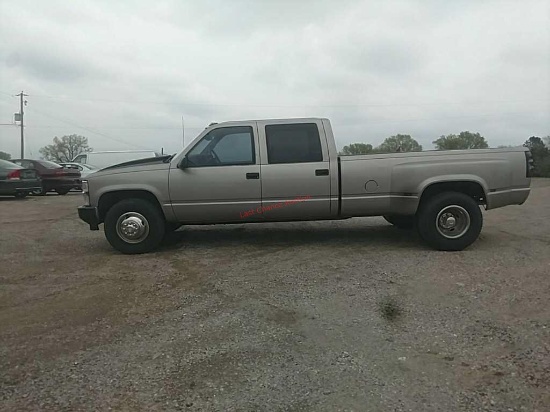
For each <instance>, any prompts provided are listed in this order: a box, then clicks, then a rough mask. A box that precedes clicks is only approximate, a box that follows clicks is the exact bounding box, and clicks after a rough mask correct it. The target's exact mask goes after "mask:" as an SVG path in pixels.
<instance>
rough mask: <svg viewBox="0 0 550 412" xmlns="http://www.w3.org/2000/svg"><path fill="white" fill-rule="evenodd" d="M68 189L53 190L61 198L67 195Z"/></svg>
mask: <svg viewBox="0 0 550 412" xmlns="http://www.w3.org/2000/svg"><path fill="white" fill-rule="evenodd" d="M69 190H70V189H55V191H56V193H57V194H58V195H61V196H65V195H66V194H67V193H69Z"/></svg>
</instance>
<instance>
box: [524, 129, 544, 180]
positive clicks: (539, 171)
mask: <svg viewBox="0 0 550 412" xmlns="http://www.w3.org/2000/svg"><path fill="white" fill-rule="evenodd" d="M523 145H524V146H525V147H527V148H528V149H529V150H530V151H531V154H532V155H533V166H535V170H533V176H546V177H550V149H548V147H546V145H545V144H544V141H543V140H542V139H541V138H540V137H538V136H531V137H530V138H529V139H527V141H526V142H525V143H524V144H523Z"/></svg>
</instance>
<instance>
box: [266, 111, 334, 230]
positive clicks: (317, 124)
mask: <svg viewBox="0 0 550 412" xmlns="http://www.w3.org/2000/svg"><path fill="white" fill-rule="evenodd" d="M258 131H259V134H260V154H261V159H262V165H261V166H262V187H261V190H262V208H261V211H262V214H263V218H264V220H315V219H323V218H327V217H329V216H330V184H331V179H330V175H331V173H337V170H331V166H330V162H329V153H328V146H327V142H326V137H325V132H324V129H323V126H322V123H321V120H311V121H310V122H308V123H304V122H303V121H302V122H300V121H295V122H292V121H274V122H272V121H265V122H258Z"/></svg>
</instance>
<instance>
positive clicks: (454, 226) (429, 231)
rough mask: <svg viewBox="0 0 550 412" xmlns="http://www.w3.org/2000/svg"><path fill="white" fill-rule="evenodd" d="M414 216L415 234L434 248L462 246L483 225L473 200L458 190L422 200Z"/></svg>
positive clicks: (451, 248)
mask: <svg viewBox="0 0 550 412" xmlns="http://www.w3.org/2000/svg"><path fill="white" fill-rule="evenodd" d="M417 216H418V220H417V227H418V233H419V234H420V236H421V237H422V238H423V239H424V240H425V241H426V242H427V243H428V244H429V245H430V246H432V247H433V248H435V249H438V250H447V251H457V250H463V249H465V248H466V247H468V246H470V245H471V244H472V243H474V242H475V241H476V239H477V238H478V236H479V234H480V232H481V228H482V227H483V214H482V213H481V210H480V208H479V205H478V204H477V202H476V201H475V200H474V199H473V198H471V197H470V196H468V195H465V194H464V193H459V192H444V193H440V194H438V195H435V196H434V197H432V198H430V199H428V200H426V201H425V202H423V204H421V205H420V208H419V210H418V213H417Z"/></svg>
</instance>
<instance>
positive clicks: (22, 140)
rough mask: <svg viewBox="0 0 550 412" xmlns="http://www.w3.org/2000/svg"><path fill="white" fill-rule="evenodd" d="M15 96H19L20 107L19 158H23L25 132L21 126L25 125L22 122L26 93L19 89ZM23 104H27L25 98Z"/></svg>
mask: <svg viewBox="0 0 550 412" xmlns="http://www.w3.org/2000/svg"><path fill="white" fill-rule="evenodd" d="M16 96H19V97H20V100H21V109H20V111H19V119H20V121H21V159H24V158H25V134H24V131H23V128H24V127H25V126H24V124H23V97H25V96H28V94H25V93H23V91H21V93H19V94H16ZM25 104H27V101H26V100H25Z"/></svg>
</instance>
